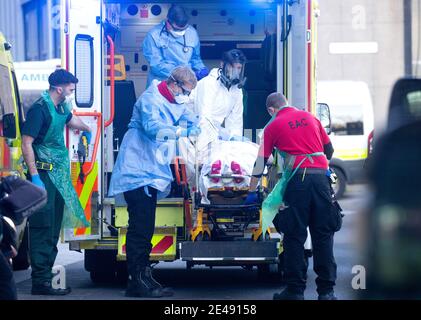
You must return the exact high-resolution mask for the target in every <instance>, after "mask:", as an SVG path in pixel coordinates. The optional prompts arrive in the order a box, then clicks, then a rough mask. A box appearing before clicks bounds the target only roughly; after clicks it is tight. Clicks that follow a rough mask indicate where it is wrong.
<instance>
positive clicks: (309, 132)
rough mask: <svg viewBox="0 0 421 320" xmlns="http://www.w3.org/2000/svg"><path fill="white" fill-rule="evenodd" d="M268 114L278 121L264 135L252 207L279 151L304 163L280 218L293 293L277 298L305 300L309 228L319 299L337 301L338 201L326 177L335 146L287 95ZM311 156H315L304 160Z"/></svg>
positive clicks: (273, 101)
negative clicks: (335, 248)
mask: <svg viewBox="0 0 421 320" xmlns="http://www.w3.org/2000/svg"><path fill="white" fill-rule="evenodd" d="M266 109H267V111H268V112H269V114H270V115H271V116H272V121H271V122H270V123H269V124H268V125H267V126H266V128H265V130H264V133H263V141H262V143H261V146H260V152H259V156H258V158H257V160H256V165H255V168H254V171H253V177H252V179H251V183H250V193H249V195H248V197H247V200H246V204H250V203H254V202H257V193H256V188H257V184H258V182H259V179H260V177H261V175H262V173H263V169H264V166H265V165H266V162H267V160H268V158H269V157H270V155H271V154H272V152H273V151H274V148H276V149H278V150H279V151H281V152H285V153H288V154H290V155H295V156H296V159H295V163H294V165H293V168H296V167H297V166H299V164H300V163H301V162H302V161H303V162H302V163H301V165H300V166H299V168H298V170H297V172H296V174H295V175H293V176H292V178H291V180H289V182H288V185H287V187H286V191H285V194H284V197H283V199H284V203H285V205H286V206H287V208H286V209H284V210H281V211H279V213H278V214H277V216H276V218H275V219H276V220H275V225H276V227H277V229H278V230H279V231H280V232H282V233H283V234H284V238H283V247H284V254H285V277H286V282H287V288H286V289H285V290H284V291H282V292H281V293H279V294H275V295H274V299H275V300H278V299H279V300H291V299H292V300H302V299H304V290H305V287H306V277H307V276H306V274H307V264H306V262H305V258H304V243H305V241H306V238H307V227H309V228H310V233H311V239H312V244H313V253H314V271H315V272H316V274H317V276H318V277H317V279H316V283H317V291H318V294H319V300H336V297H335V295H334V291H333V287H334V285H335V280H336V263H335V259H334V256H333V235H334V228H333V227H332V226H333V224H334V221H332V219H333V218H332V214H331V213H332V206H333V201H332V196H331V187H330V184H329V183H330V182H329V178H328V177H327V176H326V172H327V169H328V159H331V157H332V154H333V147H332V144H331V142H330V139H329V137H328V136H327V134H326V132H325V130H324V128H323V127H322V125H321V123H320V121H319V120H318V119H316V118H315V117H314V116H313V115H312V114H311V113H309V112H306V111H302V110H298V109H297V108H295V107H292V106H289V105H288V101H287V99H286V98H285V97H284V96H283V95H282V94H281V93H272V94H270V95H269V96H268V98H267V100H266ZM317 153H318V154H317ZM310 154H313V156H312V157H306V156H304V155H310ZM314 154H316V155H314ZM262 164H263V165H262Z"/></svg>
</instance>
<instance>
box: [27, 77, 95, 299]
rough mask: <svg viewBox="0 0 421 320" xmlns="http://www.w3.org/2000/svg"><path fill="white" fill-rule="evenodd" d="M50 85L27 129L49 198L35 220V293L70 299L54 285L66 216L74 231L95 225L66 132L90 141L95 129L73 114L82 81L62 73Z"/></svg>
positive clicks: (30, 161)
mask: <svg viewBox="0 0 421 320" xmlns="http://www.w3.org/2000/svg"><path fill="white" fill-rule="evenodd" d="M48 82H49V84H50V88H49V90H46V91H45V92H43V93H42V95H41V97H40V98H39V99H38V100H37V101H36V102H35V103H34V104H33V105H32V106H31V108H30V109H29V111H28V114H27V116H26V122H25V123H24V125H23V128H22V153H23V157H24V159H25V162H26V164H27V166H28V171H29V174H30V177H31V181H32V183H34V184H35V185H37V186H38V187H41V188H45V189H46V190H47V194H48V201H47V204H46V205H45V207H44V208H43V209H41V210H40V211H38V212H37V213H35V214H33V215H32V216H31V217H30V219H29V241H30V257H31V266H32V294H34V295H65V294H68V293H70V288H66V289H57V288H53V287H52V285H51V279H52V272H51V270H52V267H53V266H54V261H55V259H56V256H57V242H58V239H59V235H60V229H61V226H62V222H63V218H64V219H65V221H66V222H68V221H70V223H72V225H73V226H74V227H83V226H85V227H87V226H89V222H88V221H87V220H86V218H85V214H84V211H83V209H82V206H81V204H80V202H79V198H78V195H77V194H76V191H75V189H74V188H73V185H72V183H71V178H70V160H69V152H68V150H67V148H66V145H65V142H64V128H65V126H66V125H67V127H69V128H70V129H76V130H81V131H83V133H82V135H84V136H86V138H87V140H88V143H89V141H90V138H91V132H90V131H91V130H90V128H89V127H88V126H87V125H86V124H85V123H83V122H82V121H81V120H80V118H78V117H77V116H75V115H72V113H71V111H70V110H71V105H70V99H69V97H71V96H72V95H73V93H74V91H75V85H76V83H77V82H78V79H77V78H76V77H75V76H73V75H72V74H71V73H70V72H67V71H66V70H64V69H58V70H56V71H54V72H53V73H52V74H51V75H50V76H49V78H48ZM65 206H66V209H67V210H66V211H65V210H64V207H65Z"/></svg>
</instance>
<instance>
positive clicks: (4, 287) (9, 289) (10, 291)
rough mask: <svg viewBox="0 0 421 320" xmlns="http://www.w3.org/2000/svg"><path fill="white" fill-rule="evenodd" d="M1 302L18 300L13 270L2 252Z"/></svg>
mask: <svg viewBox="0 0 421 320" xmlns="http://www.w3.org/2000/svg"><path fill="white" fill-rule="evenodd" d="M0 223H1V221H0ZM1 300H17V295H16V285H15V280H14V279H13V272H12V268H11V266H10V264H9V262H8V261H7V260H6V257H5V256H4V255H3V253H2V252H1V251H0V301H1Z"/></svg>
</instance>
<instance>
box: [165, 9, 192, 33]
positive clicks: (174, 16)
mask: <svg viewBox="0 0 421 320" xmlns="http://www.w3.org/2000/svg"><path fill="white" fill-rule="evenodd" d="M167 18H168V20H169V21H170V22H171V23H175V24H176V25H177V26H178V27H180V28H184V27H185V26H186V25H187V22H188V21H189V16H188V15H187V12H186V9H184V8H183V7H182V6H180V5H178V4H173V5H172V6H171V7H170V9H169V10H168V14H167Z"/></svg>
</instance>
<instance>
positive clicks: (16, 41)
mask: <svg viewBox="0 0 421 320" xmlns="http://www.w3.org/2000/svg"><path fill="white" fill-rule="evenodd" d="M59 4H60V0H0V31H1V32H3V33H4V35H5V36H6V38H7V40H8V41H9V42H10V43H11V44H12V47H13V49H12V50H13V51H12V53H13V57H14V59H15V60H16V61H28V60H35V61H37V60H46V59H53V58H59V57H60V30H59V19H58V18H59V7H60V6H59Z"/></svg>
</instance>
